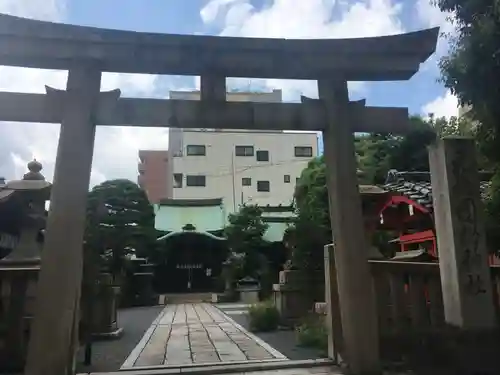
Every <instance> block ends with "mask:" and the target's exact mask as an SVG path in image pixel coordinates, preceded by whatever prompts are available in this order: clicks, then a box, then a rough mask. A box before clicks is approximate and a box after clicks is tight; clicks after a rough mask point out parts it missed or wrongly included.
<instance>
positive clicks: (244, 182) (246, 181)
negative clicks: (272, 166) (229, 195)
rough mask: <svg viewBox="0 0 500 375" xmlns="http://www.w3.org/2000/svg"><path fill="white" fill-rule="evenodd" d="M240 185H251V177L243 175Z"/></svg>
mask: <svg viewBox="0 0 500 375" xmlns="http://www.w3.org/2000/svg"><path fill="white" fill-rule="evenodd" d="M241 185H242V186H250V185H252V179H251V178H250V177H243V178H242V179H241Z"/></svg>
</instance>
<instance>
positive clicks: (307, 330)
mask: <svg viewBox="0 0 500 375" xmlns="http://www.w3.org/2000/svg"><path fill="white" fill-rule="evenodd" d="M295 332H296V334H297V341H298V344H299V346H304V347H309V348H315V349H318V350H320V351H321V352H322V353H325V354H326V353H327V351H328V332H327V330H326V328H325V325H324V323H323V322H322V320H321V319H320V317H319V316H317V315H315V314H314V315H311V316H308V317H307V318H306V319H304V321H303V322H302V323H301V324H300V325H298V326H297V327H295Z"/></svg>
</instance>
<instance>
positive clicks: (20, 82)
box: [0, 0, 457, 183]
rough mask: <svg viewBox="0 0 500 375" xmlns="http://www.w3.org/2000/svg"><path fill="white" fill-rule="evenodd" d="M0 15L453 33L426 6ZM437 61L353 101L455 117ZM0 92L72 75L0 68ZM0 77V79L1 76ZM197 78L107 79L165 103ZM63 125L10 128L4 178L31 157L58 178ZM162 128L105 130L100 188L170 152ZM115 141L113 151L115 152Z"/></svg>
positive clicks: (49, 3)
mask: <svg viewBox="0 0 500 375" xmlns="http://www.w3.org/2000/svg"><path fill="white" fill-rule="evenodd" d="M0 12H1V13H8V14H13V15H18V16H22V17H29V18H35V19H42V20H48V21H54V22H65V23H72V24H78V25H86V26H95V27H103V28H114V29H123V30H133V31H143V32H157V33H177V34H210V35H226V36H244V37H271V38H272V37H278V38H346V37H364V36H379V35H388V34H397V33H402V32H408V31H414V30H418V29H423V28H428V27H434V26H441V27H442V30H443V31H450V30H451V28H450V25H449V23H447V22H446V15H444V14H442V13H441V12H439V10H437V9H436V8H434V7H433V6H432V5H431V4H430V2H429V0H405V1H402V2H400V1H395V0H357V1H356V0H43V1H41V0H0ZM446 50H447V43H446V41H444V40H441V41H440V42H439V44H438V50H437V53H436V54H435V55H434V56H433V57H432V58H431V59H430V60H429V61H428V62H426V63H425V64H423V65H422V67H421V70H420V71H419V72H418V73H417V74H416V75H415V76H414V77H413V78H412V79H411V80H410V81H407V82H379V83H355V84H352V85H350V96H351V98H352V99H359V98H366V99H367V103H368V104H369V105H375V106H404V107H408V108H409V109H410V112H411V113H415V114H422V115H426V114H428V113H431V112H432V113H434V114H435V115H436V116H451V115H455V114H456V112H457V108H456V99H455V98H454V97H453V96H452V95H450V94H449V93H447V92H446V91H445V89H444V88H443V87H442V85H441V84H440V83H438V82H437V80H438V78H439V69H438V66H437V62H438V60H439V57H440V56H441V55H443V54H444V53H445V52H446ZM0 70H2V72H0V73H1V74H0V89H1V90H8V91H24V92H43V87H44V85H45V84H48V85H51V86H55V87H61V88H62V87H64V83H65V79H66V75H65V74H66V73H65V72H50V71H39V70H23V71H22V73H21V72H20V71H19V69H17V68H6V67H1V68H0ZM2 77H3V78H2ZM196 83H197V80H196V79H195V78H194V77H157V76H146V75H140V76H138V75H122V74H107V75H106V76H105V77H103V84H102V88H103V89H113V88H117V87H118V88H120V89H121V90H122V92H123V95H125V96H147V97H166V96H167V95H168V91H169V90H179V89H186V90H189V89H194V88H196ZM228 84H229V86H230V87H232V88H240V89H241V88H250V89H252V90H271V89H273V88H280V89H283V94H284V100H285V101H295V100H298V98H299V96H300V95H301V94H304V95H307V96H312V97H314V96H316V95H317V92H316V85H315V83H314V82H309V81H278V80H252V81H250V80H245V79H238V80H236V79H233V80H230V81H229V83H228ZM58 133H59V127H58V125H54V126H51V125H48V126H47V125H43V126H41V125H40V124H15V125H13V124H4V126H1V127H0V134H1V135H2V137H0V139H1V138H3V139H4V140H7V142H6V143H5V146H3V145H2V149H3V151H2V152H0V176H5V177H7V178H8V179H9V178H13V177H19V176H20V175H21V174H22V173H23V172H24V169H25V165H26V162H27V161H28V160H29V159H31V158H32V157H37V158H38V159H40V160H42V162H43V163H44V166H45V169H44V170H45V171H46V175H47V177H48V178H51V175H52V173H53V165H54V160H55V152H56V149H57V137H58ZM167 140H168V131H167V130H165V129H137V128H119V127H116V128H99V129H98V132H97V139H96V149H95V153H94V167H93V176H92V181H93V183H97V182H100V181H102V180H103V179H106V178H118V177H126V178H130V179H135V176H136V174H137V171H136V158H137V150H138V149H140V148H165V147H166V142H167ZM110 142H111V143H112V144H113V145H114V146H115V147H113V148H112V149H110V147H109V144H110Z"/></svg>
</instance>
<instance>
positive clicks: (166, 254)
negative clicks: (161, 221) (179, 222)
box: [153, 231, 228, 294]
mask: <svg viewBox="0 0 500 375" xmlns="http://www.w3.org/2000/svg"><path fill="white" fill-rule="evenodd" d="M160 242H161V245H160V252H161V254H162V255H161V258H162V261H161V262H159V264H158V265H157V266H156V267H155V272H154V279H153V287H154V289H155V292H156V293H160V294H167V293H191V292H192V293H200V292H210V291H213V290H214V289H215V287H216V283H217V280H218V279H219V278H220V274H221V271H222V262H223V261H224V260H225V259H226V257H227V253H228V248H227V242H226V241H225V240H224V239H220V238H218V237H215V236H213V235H210V234H209V233H204V232H188V231H185V232H177V233H171V234H169V235H167V236H165V237H164V238H163V239H161V240H160Z"/></svg>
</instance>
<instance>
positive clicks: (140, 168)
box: [137, 163, 146, 173]
mask: <svg viewBox="0 0 500 375" xmlns="http://www.w3.org/2000/svg"><path fill="white" fill-rule="evenodd" d="M137 170H138V171H139V173H141V172H144V171H146V165H145V164H144V163H137Z"/></svg>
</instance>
